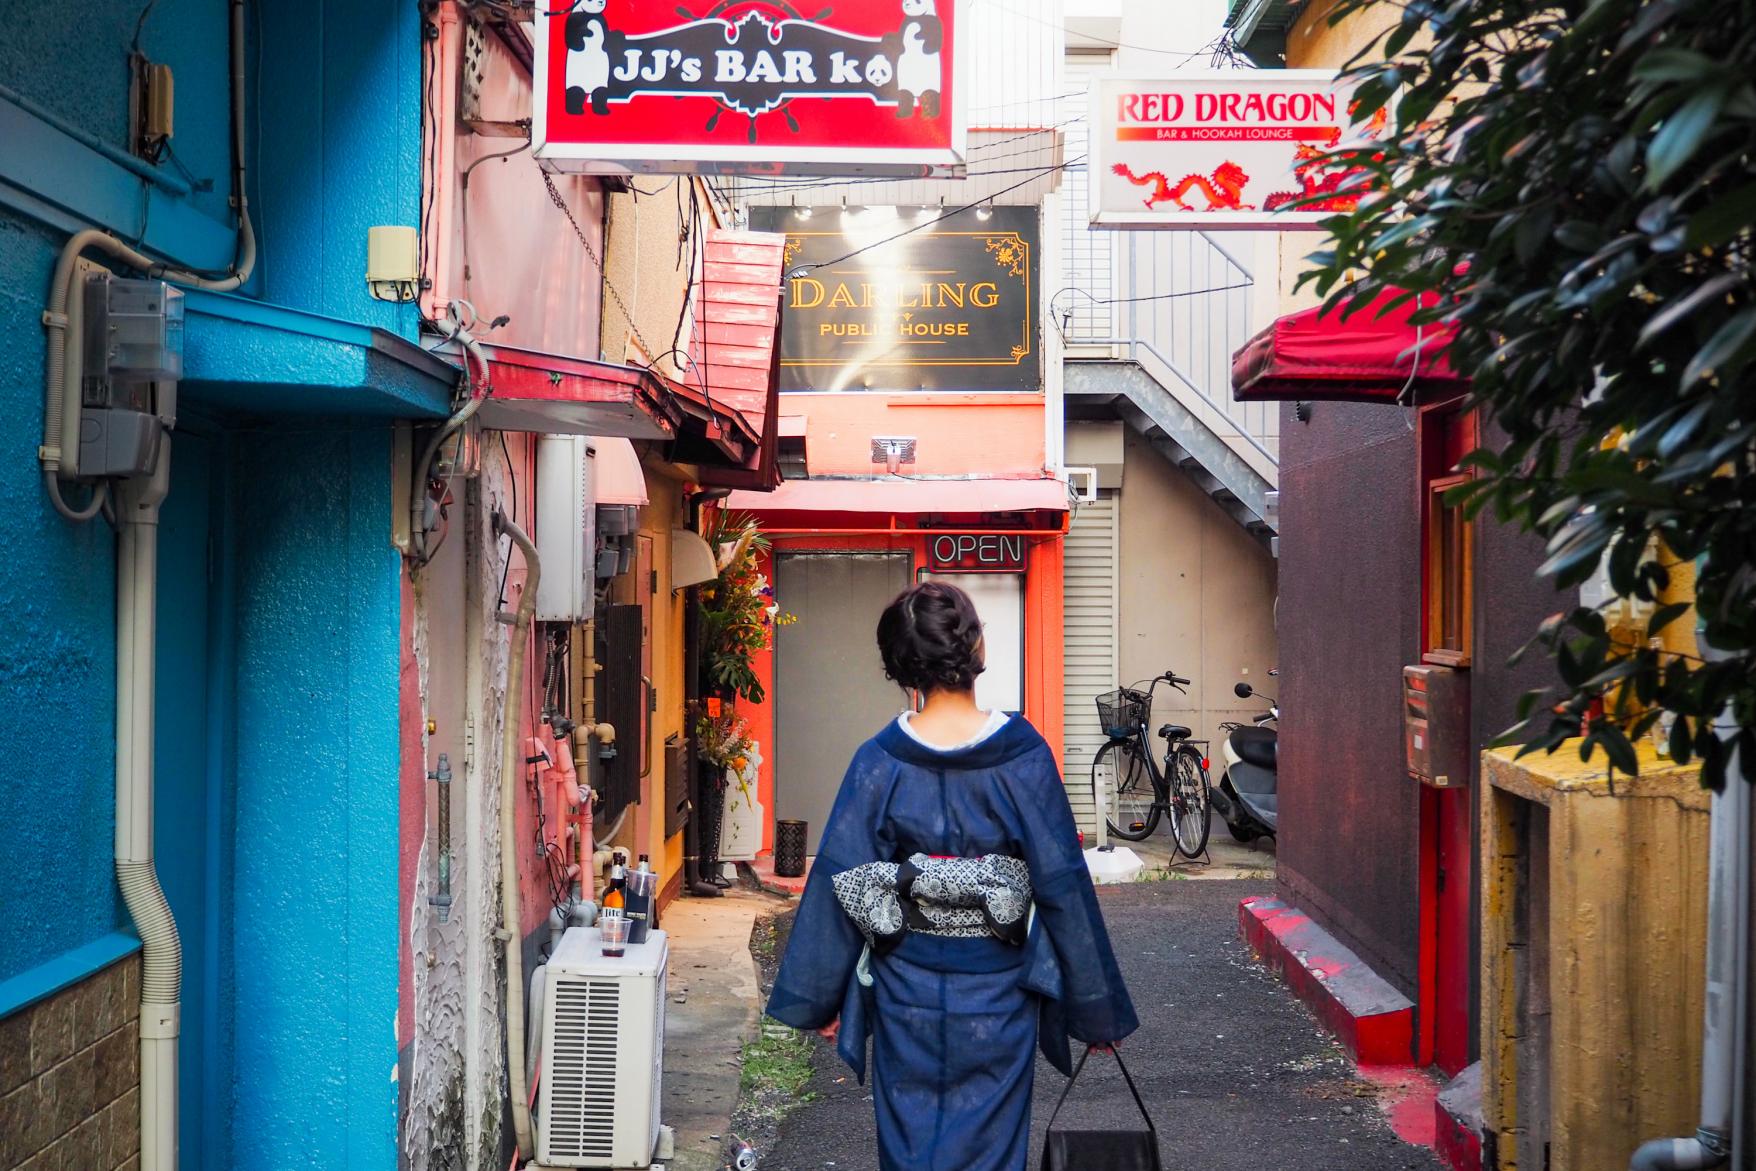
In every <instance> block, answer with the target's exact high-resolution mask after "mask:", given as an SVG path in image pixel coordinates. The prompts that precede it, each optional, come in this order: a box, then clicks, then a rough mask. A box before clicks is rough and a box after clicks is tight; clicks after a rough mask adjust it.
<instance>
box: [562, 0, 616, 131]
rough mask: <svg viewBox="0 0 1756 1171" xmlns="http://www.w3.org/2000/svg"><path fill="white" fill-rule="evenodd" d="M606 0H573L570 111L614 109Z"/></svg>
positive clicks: (569, 44) (569, 49)
mask: <svg viewBox="0 0 1756 1171" xmlns="http://www.w3.org/2000/svg"><path fill="white" fill-rule="evenodd" d="M605 3H606V0H573V8H572V11H570V12H569V13H568V14H567V26H566V37H567V112H568V113H569V114H583V113H585V104H586V102H588V101H589V102H590V103H591V108H592V112H593V113H596V114H608V113H609V112H610V103H609V85H610V50H609V46H608V45H607V44H606V43H605V42H606V41H608V39H609V28H608V26H607V25H605V24H604V15H603V13H604V5H605Z"/></svg>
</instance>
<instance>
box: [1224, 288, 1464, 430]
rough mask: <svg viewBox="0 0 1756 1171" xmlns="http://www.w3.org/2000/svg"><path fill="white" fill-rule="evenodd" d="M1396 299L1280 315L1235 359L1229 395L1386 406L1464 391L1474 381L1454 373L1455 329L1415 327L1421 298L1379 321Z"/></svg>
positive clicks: (1383, 297) (1382, 297) (1260, 399)
mask: <svg viewBox="0 0 1756 1171" xmlns="http://www.w3.org/2000/svg"><path fill="white" fill-rule="evenodd" d="M1396 296H1397V294H1395V293H1384V294H1381V295H1380V296H1379V297H1378V298H1377V300H1375V301H1373V302H1372V304H1370V305H1368V306H1366V307H1364V308H1361V309H1359V310H1357V311H1356V312H1354V313H1352V314H1350V315H1349V316H1347V317H1346V318H1345V319H1344V318H1343V317H1342V311H1341V309H1340V308H1335V309H1331V310H1329V311H1328V312H1325V311H1324V310H1323V308H1322V307H1321V306H1315V307H1313V308H1310V309H1303V310H1300V311H1299V312H1297V313H1289V314H1287V315H1286V316H1285V317H1282V318H1280V319H1279V320H1277V321H1276V322H1275V323H1274V324H1273V325H1270V326H1269V327H1268V328H1267V329H1265V330H1263V331H1262V332H1261V333H1259V334H1257V335H1256V336H1255V337H1253V338H1251V339H1250V340H1249V341H1248V342H1245V343H1244V346H1243V348H1242V349H1240V350H1239V351H1238V352H1237V353H1236V354H1233V355H1232V397H1233V398H1234V399H1236V400H1237V401H1239V402H1269V401H1276V400H1284V399H1303V400H1307V401H1331V402H1364V403H1389V402H1395V401H1396V400H1397V398H1398V397H1399V396H1401V395H1402V394H1403V392H1404V390H1405V389H1406V390H1409V391H1411V392H1412V391H1414V390H1420V391H1424V392H1427V393H1428V394H1431V393H1433V392H1438V393H1440V394H1442V395H1450V394H1455V393H1457V392H1459V391H1462V390H1464V389H1466V388H1467V387H1468V386H1469V379H1467V378H1464V377H1462V376H1461V375H1459V374H1458V373H1457V372H1456V371H1455V370H1453V369H1452V368H1451V361H1450V357H1449V354H1450V348H1451V339H1452V337H1453V335H1454V333H1455V332H1456V331H1455V330H1454V329H1453V328H1452V327H1451V326H1449V325H1445V324H1426V325H1420V326H1416V325H1412V324H1410V323H1409V318H1410V317H1411V316H1413V315H1414V312H1415V307H1416V303H1417V301H1416V299H1411V300H1409V301H1406V302H1404V303H1403V304H1401V305H1398V306H1397V307H1396V308H1394V309H1392V310H1390V311H1389V312H1388V313H1385V314H1384V315H1383V316H1379V313H1378V309H1379V306H1381V305H1383V304H1385V303H1387V302H1389V301H1390V300H1392V299H1394V297H1396ZM1428 304H1429V306H1430V305H1431V304H1432V302H1431V300H1430V298H1428ZM1411 375H1412V383H1413V385H1412V386H1411V385H1410V384H1411Z"/></svg>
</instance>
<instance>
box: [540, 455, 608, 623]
mask: <svg viewBox="0 0 1756 1171" xmlns="http://www.w3.org/2000/svg"><path fill="white" fill-rule="evenodd" d="M596 466H597V460H596V451H595V449H594V448H593V447H592V444H591V440H590V439H589V438H588V437H586V436H584V435H544V436H541V437H540V438H538V439H537V476H536V480H537V483H536V489H537V510H536V511H537V525H536V543H537V555H538V556H539V557H541V558H542V562H543V572H542V576H541V577H539V578H538V579H537V612H536V616H537V618H538V620H539V621H543V622H579V621H581V620H583V619H586V618H590V617H591V614H592V607H593V602H594V599H595V595H596V590H597V515H598V509H597V471H596Z"/></svg>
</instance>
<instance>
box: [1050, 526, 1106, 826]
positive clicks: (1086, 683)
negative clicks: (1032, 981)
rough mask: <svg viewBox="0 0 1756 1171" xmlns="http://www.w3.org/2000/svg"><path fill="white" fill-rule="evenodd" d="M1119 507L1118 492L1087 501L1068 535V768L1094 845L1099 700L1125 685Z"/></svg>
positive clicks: (1070, 792)
mask: <svg viewBox="0 0 1756 1171" xmlns="http://www.w3.org/2000/svg"><path fill="white" fill-rule="evenodd" d="M1118 515H1119V510H1118V508H1117V498H1116V494H1115V493H1114V492H1106V493H1104V494H1101V495H1100V496H1099V497H1098V499H1097V500H1095V501H1092V502H1090V503H1085V504H1081V505H1080V506H1079V508H1078V511H1077V512H1075V513H1074V516H1073V521H1072V524H1071V525H1070V527H1069V529H1068V533H1067V538H1066V555H1065V569H1064V573H1065V588H1064V598H1063V606H1064V614H1063V618H1064V622H1065V631H1066V634H1065V640H1066V641H1065V655H1066V678H1065V684H1064V691H1063V694H1064V696H1065V703H1066V708H1065V712H1066V746H1065V751H1066V757H1065V758H1064V759H1063V761H1062V772H1063V773H1064V774H1065V775H1066V778H1067V797H1068V800H1069V801H1070V802H1071V803H1072V805H1073V817H1074V820H1076V821H1077V822H1078V823H1079V828H1080V829H1082V830H1084V831H1085V833H1086V840H1087V842H1088V843H1089V842H1090V841H1091V839H1092V835H1093V834H1094V833H1095V832H1096V830H1097V819H1096V814H1095V812H1094V809H1095V803H1094V801H1093V799H1092V791H1091V762H1092V758H1093V757H1095V756H1096V755H1097V751H1098V749H1099V748H1102V747H1103V745H1104V734H1103V731H1102V730H1101V729H1100V728H1099V727H1098V720H1097V707H1096V703H1095V701H1096V699H1097V697H1098V696H1099V695H1101V694H1103V693H1104V692H1106V691H1110V690H1113V689H1114V688H1115V687H1116V686H1117V682H1116V672H1117V671H1118V670H1120V665H1119V662H1118V655H1117V649H1116V648H1117V635H1118V630H1117V616H1118V613H1119V610H1120V607H1119V605H1118V601H1117V596H1118V594H1119V592H1120V588H1119V581H1118V576H1117V575H1118V565H1117V556H1116V552H1117V544H1118V535H1119V534H1118V531H1117V521H1118Z"/></svg>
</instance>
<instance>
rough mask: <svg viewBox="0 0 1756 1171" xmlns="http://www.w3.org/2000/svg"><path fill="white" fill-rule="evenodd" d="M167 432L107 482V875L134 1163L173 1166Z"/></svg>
mask: <svg viewBox="0 0 1756 1171" xmlns="http://www.w3.org/2000/svg"><path fill="white" fill-rule="evenodd" d="M170 467H171V448H170V440H169V439H168V438H167V439H166V440H165V442H164V445H163V446H162V447H161V448H160V451H159V461H158V467H157V468H155V469H154V471H153V474H152V475H151V476H147V477H141V478H140V479H136V480H129V481H126V482H124V483H122V484H121V485H119V487H118V488H117V503H118V508H117V510H116V520H117V524H118V526H119V527H120V530H121V532H120V535H119V537H118V538H117V545H116V881H117V884H118V885H119V886H120V887H121V888H122V900H123V902H124V903H126V904H127V906H128V913H129V915H130V916H132V917H133V919H134V926H135V929H136V930H137V931H139V933H140V942H141V979H140V1167H141V1171H177V1043H178V1034H179V1033H180V1032H181V1016H182V997H183V947H182V942H181V940H179V939H178V937H177V922H176V920H175V919H174V918H173V917H172V915H171V908H170V904H168V903H167V902H166V901H165V893H164V890H163V889H162V888H161V887H160V886H159V880H158V871H157V869H156V867H155V866H154V864H153V846H152V839H153V833H152V830H153V719H154V708H155V696H154V688H153V668H154V663H155V658H156V655H155V649H156V641H157V637H156V636H157V628H156V625H155V618H154V611H155V608H156V606H157V601H158V536H159V506H160V505H161V504H162V503H163V502H164V499H165V493H166V490H167V489H168V488H169V486H170Z"/></svg>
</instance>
